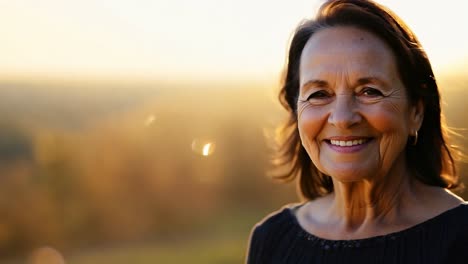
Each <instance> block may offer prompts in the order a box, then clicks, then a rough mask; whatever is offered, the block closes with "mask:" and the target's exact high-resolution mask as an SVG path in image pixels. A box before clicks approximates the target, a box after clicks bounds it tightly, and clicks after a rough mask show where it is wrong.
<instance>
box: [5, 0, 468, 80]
mask: <svg viewBox="0 0 468 264" xmlns="http://www.w3.org/2000/svg"><path fill="white" fill-rule="evenodd" d="M378 2H379V3H382V4H384V5H386V6H387V7H389V8H390V9H392V10H393V11H395V12H396V13H397V14H398V15H399V16H400V17H402V18H403V20H405V21H406V22H407V23H408V24H409V25H410V27H411V28H412V29H413V30H414V31H415V32H416V35H417V36H418V38H419V39H420V41H421V42H422V44H423V46H424V47H425V49H426V51H427V53H428V55H429V58H430V59H431V61H432V63H433V67H434V68H435V71H436V72H437V71H443V70H444V69H450V67H452V65H454V64H458V65H459V64H460V63H462V62H464V61H465V60H466V59H468V51H467V47H468V34H467V31H466V28H465V25H468V21H467V20H468V18H467V17H468V16H467V15H466V14H465V12H466V10H468V1H465V0H444V1H428V0H426V1H424V0H413V1H403V0H380V1H378ZM319 5H320V1H319V0H293V1H285V0H282V1H279V0H278V1H274V0H197V1H189V0H166V1H162V0H159V1H158V0H153V1H149V0H133V1H131V0H79V1H78V0H75V1H71V0H41V1H37V0H15V1H10V0H0V21H1V23H0V36H1V39H2V45H0V76H16V77H18V78H20V77H23V76H43V77H50V78H53V77H62V76H68V77H76V78H80V77H88V78H99V77H106V78H143V79H145V78H148V79H156V80H158V79H173V80H185V81H186V80H192V79H205V80H210V79H221V80H222V79H236V78H243V79H249V78H252V79H266V78H270V77H271V76H273V75H278V74H279V72H280V71H281V69H282V68H283V65H284V59H285V55H286V48H287V44H288V41H289V39H290V36H291V33H292V31H293V29H294V28H295V26H296V25H297V24H298V23H299V22H300V21H301V20H302V19H304V18H310V17H312V16H313V15H314V14H315V11H316V10H317V8H318V6H319Z"/></svg>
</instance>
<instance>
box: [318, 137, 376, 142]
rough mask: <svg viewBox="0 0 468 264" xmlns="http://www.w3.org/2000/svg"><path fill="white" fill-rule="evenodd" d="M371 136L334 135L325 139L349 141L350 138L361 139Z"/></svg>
mask: <svg viewBox="0 0 468 264" xmlns="http://www.w3.org/2000/svg"><path fill="white" fill-rule="evenodd" d="M369 138H370V137H363V136H333V137H328V138H325V140H339V141H349V140H359V139H369Z"/></svg>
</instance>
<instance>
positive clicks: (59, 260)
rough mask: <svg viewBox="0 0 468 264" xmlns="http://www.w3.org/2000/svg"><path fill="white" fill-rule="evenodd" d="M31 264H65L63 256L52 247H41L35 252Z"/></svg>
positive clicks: (30, 260)
mask: <svg viewBox="0 0 468 264" xmlns="http://www.w3.org/2000/svg"><path fill="white" fill-rule="evenodd" d="M29 263H30V264H65V259H64V258H63V256H62V254H60V252H58V251H57V250H56V249H54V248H51V247H40V248H38V249H36V250H34V251H33V252H32V254H31V257H30V259H29Z"/></svg>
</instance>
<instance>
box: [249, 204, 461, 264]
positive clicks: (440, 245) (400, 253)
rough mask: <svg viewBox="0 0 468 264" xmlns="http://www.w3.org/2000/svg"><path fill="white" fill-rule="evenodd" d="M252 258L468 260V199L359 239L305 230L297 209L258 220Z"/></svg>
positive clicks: (251, 263)
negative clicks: (387, 231) (329, 236)
mask: <svg viewBox="0 0 468 264" xmlns="http://www.w3.org/2000/svg"><path fill="white" fill-rule="evenodd" d="M247 263H248V264H257V263H262V264H266V263H278V264H279V263H281V264H285V263H295V264H298V263H299V264H301V263H308V264H314V263H359V264H363V263H379V264H381V263H382V264H387V263H411V264H418V263H421V264H431V263H464V264H467V263H468V204H461V205H459V206H457V207H455V208H453V209H450V210H448V211H446V212H444V213H442V214H440V215H438V216H436V217H434V218H431V219H429V220H427V221H424V222H422V223H420V224H417V225H415V226H413V227H410V228H408V229H405V230H403V231H399V232H395V233H390V234H387V235H383V236H376V237H371V238H365V239H356V240H328V239H323V238H319V237H317V236H314V235H313V234H310V233H308V232H307V231H305V230H304V229H303V228H302V227H301V226H300V225H299V223H298V221H297V218H296V216H295V215H294V212H293V211H292V209H291V208H289V207H285V208H283V209H280V210H278V211H276V212H274V213H272V214H270V215H269V216H267V217H266V218H265V219H264V220H262V221H261V222H260V223H258V224H257V225H256V226H255V227H254V228H253V230H252V233H251V235H250V243H249V250H248V253H247Z"/></svg>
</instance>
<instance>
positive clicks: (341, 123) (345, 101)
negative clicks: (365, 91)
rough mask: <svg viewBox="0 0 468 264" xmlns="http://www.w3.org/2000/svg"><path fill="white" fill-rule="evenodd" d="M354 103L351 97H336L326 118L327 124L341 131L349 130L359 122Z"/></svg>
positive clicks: (360, 117) (359, 116)
mask: <svg viewBox="0 0 468 264" xmlns="http://www.w3.org/2000/svg"><path fill="white" fill-rule="evenodd" d="M361 120H362V116H361V115H360V114H359V112H358V109H357V106H356V102H355V100H354V97H353V96H352V95H336V98H335V102H334V103H333V105H332V109H331V112H330V114H329V116H328V123H330V124H332V125H334V126H336V127H338V128H342V129H347V128H350V127H352V126H354V125H356V124H358V123H359V122H361Z"/></svg>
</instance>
